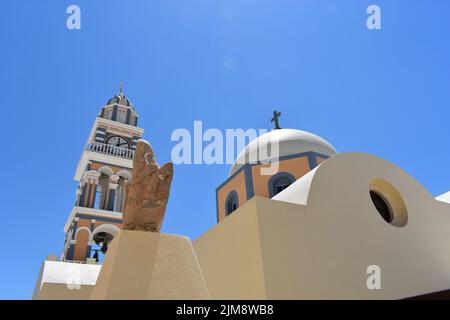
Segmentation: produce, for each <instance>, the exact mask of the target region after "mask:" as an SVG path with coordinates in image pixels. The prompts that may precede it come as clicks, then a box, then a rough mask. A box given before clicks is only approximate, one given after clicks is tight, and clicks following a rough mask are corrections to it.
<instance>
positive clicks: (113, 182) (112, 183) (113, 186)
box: [106, 174, 120, 211]
mask: <svg viewBox="0 0 450 320" xmlns="http://www.w3.org/2000/svg"><path fill="white" fill-rule="evenodd" d="M119 179H120V177H119V176H118V175H115V174H113V175H111V176H109V185H108V198H107V202H106V204H107V205H106V210H109V211H114V204H115V199H116V194H117V187H118V186H119V184H118V183H117V182H118V181H119Z"/></svg>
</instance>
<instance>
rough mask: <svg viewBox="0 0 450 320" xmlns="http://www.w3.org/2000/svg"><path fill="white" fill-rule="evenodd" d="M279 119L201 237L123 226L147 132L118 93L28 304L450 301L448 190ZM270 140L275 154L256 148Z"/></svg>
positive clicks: (250, 150)
mask: <svg viewBox="0 0 450 320" xmlns="http://www.w3.org/2000/svg"><path fill="white" fill-rule="evenodd" d="M279 116H280V113H278V112H276V111H275V112H274V118H273V119H272V120H273V121H274V122H275V129H274V130H272V131H270V132H268V133H266V134H264V135H261V136H259V137H258V138H256V139H255V140H253V141H251V142H250V143H249V144H248V145H247V146H246V147H245V148H244V149H243V150H242V151H241V152H240V154H239V155H238V156H237V158H236V160H235V163H234V164H233V165H232V166H231V168H230V172H229V174H228V177H224V179H223V183H221V184H220V185H219V186H218V187H217V188H216V210H215V212H214V210H211V215H216V216H217V224H215V225H214V226H212V227H211V228H210V229H209V230H207V231H206V232H205V233H203V234H202V235H201V236H200V237H198V238H197V239H194V240H192V241H191V239H189V238H188V237H185V236H182V235H169V234H164V233H159V232H144V231H136V230H122V219H123V216H122V211H123V208H124V203H125V201H126V199H125V193H124V190H125V185H126V183H127V181H129V180H131V179H132V172H133V171H132V170H133V159H134V156H135V151H136V146H137V144H138V140H139V139H141V137H142V135H143V133H144V130H143V129H142V128H139V127H138V118H139V117H138V115H137V113H136V110H135V108H134V106H133V104H132V103H131V102H130V100H129V99H128V98H127V97H126V96H125V95H124V94H123V92H122V89H121V90H120V91H119V93H118V94H117V95H116V96H114V97H113V98H111V99H109V100H108V101H107V103H106V105H105V106H103V107H102V108H101V111H100V113H99V115H98V116H97V117H96V119H95V121H94V124H93V127H92V130H91V132H90V134H89V137H88V139H87V143H86V146H85V148H84V150H83V153H82V155H81V159H80V161H79V163H78V166H77V168H76V172H75V180H76V181H77V182H78V183H79V185H78V188H77V190H76V201H75V205H74V207H73V209H72V211H71V212H70V214H69V217H68V219H67V222H66V224H65V226H64V232H65V243H64V248H63V252H62V254H61V256H60V257H59V258H57V257H56V256H49V257H47V259H45V261H44V263H43V265H42V268H41V271H40V273H39V276H38V280H37V283H36V288H35V291H34V295H33V298H34V299H405V298H411V297H423V296H436V295H444V296H445V297H447V298H450V255H449V252H450V192H449V193H445V194H443V195H442V196H439V197H436V198H435V197H433V196H432V195H431V194H430V192H429V191H428V190H426V188H425V187H424V186H422V185H421V184H420V182H418V181H417V180H415V179H414V178H413V177H412V176H410V175H409V174H408V173H406V172H405V171H404V170H402V169H401V168H399V167H398V166H396V165H395V164H393V163H391V162H389V161H387V160H384V159H382V158H380V157H377V156H374V155H370V154H367V153H362V152H340V153H339V152H337V151H336V149H335V148H334V147H333V146H332V144H331V143H329V142H328V141H326V140H325V139H323V138H321V137H320V136H318V135H316V134H313V133H309V132H305V131H301V130H297V129H282V128H280V125H279V119H278V117H279ZM273 141H275V142H276V143H277V149H278V155H277V157H276V158H273V155H271V154H270V152H260V150H263V151H267V150H269V149H272V145H271V143H272V142H273ZM139 144H140V145H142V142H139ZM139 150H142V149H139ZM138 153H139V152H138ZM136 159H137V157H136ZM268 161H271V163H272V164H273V163H276V165H277V170H276V172H272V173H270V174H267V172H266V171H265V170H264V169H265V168H267V163H268ZM137 166H138V163H136V168H138V167H137ZM199 170H201V169H199ZM133 179H134V178H133ZM170 214H173V215H177V214H186V212H183V213H182V212H171V213H170Z"/></svg>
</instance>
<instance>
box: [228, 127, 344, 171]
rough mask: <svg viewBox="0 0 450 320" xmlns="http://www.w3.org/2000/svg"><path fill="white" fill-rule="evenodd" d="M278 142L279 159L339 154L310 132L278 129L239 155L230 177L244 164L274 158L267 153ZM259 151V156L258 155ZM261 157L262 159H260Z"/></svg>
mask: <svg viewBox="0 0 450 320" xmlns="http://www.w3.org/2000/svg"><path fill="white" fill-rule="evenodd" d="M271 141H272V142H276V141H278V143H279V144H278V148H279V157H280V158H281V157H284V156H289V155H295V154H299V153H304V152H311V151H312V152H317V153H320V154H323V155H326V156H328V157H331V156H333V155H335V154H337V151H336V149H334V147H333V146H332V145H331V144H330V143H329V142H327V141H326V140H325V139H322V138H321V137H319V136H317V135H315V134H312V133H310V132H306V131H301V130H294V129H276V130H272V131H270V132H267V133H265V134H263V135H261V136H259V137H258V138H256V139H254V140H253V141H251V142H250V143H249V144H248V145H247V146H246V147H245V148H244V149H243V150H242V151H241V152H240V153H239V155H238V157H237V158H236V160H235V162H234V164H233V166H232V167H231V170H230V173H229V176H231V175H233V174H234V173H235V172H236V171H238V170H239V169H240V168H241V167H242V166H243V165H244V164H246V163H249V162H250V160H251V162H252V163H254V162H255V159H257V160H258V161H264V160H268V159H270V158H273V156H271V154H270V152H268V151H267V146H268V145H269V144H270V142H271ZM258 149H259V150H260V151H259V154H258ZM260 156H261V157H260Z"/></svg>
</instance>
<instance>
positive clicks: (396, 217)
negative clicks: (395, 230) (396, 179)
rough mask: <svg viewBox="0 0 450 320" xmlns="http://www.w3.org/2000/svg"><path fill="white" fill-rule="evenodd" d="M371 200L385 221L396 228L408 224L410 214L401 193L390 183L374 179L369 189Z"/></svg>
mask: <svg viewBox="0 0 450 320" xmlns="http://www.w3.org/2000/svg"><path fill="white" fill-rule="evenodd" d="M369 194H370V198H371V200H372V203H373V205H374V207H375V209H376V210H377V211H378V213H379V214H380V216H381V217H382V218H383V220H384V221H386V222H387V223H390V224H392V225H394V226H396V227H403V226H405V225H406V223H407V222H408V212H407V210H406V206H405V202H404V201H403V198H402V197H401V195H400V193H399V192H398V191H397V189H395V187H394V186H393V185H392V184H390V183H389V182H388V181H386V180H383V179H373V180H372V181H371V182H370V188H369Z"/></svg>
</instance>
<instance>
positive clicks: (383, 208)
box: [370, 190, 393, 223]
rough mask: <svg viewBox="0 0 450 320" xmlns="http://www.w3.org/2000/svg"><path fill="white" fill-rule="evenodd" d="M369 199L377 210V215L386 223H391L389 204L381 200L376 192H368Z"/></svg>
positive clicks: (381, 197) (380, 196)
mask: <svg viewBox="0 0 450 320" xmlns="http://www.w3.org/2000/svg"><path fill="white" fill-rule="evenodd" d="M370 197H371V198H372V202H373V205H374V206H375V208H376V209H377V211H378V213H379V214H380V215H381V217H382V218H383V219H384V221H386V222H387V223H391V222H392V220H393V217H392V212H391V208H390V207H389V203H387V202H386V200H384V199H383V196H382V195H381V194H379V193H378V192H376V191H372V190H371V191H370Z"/></svg>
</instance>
